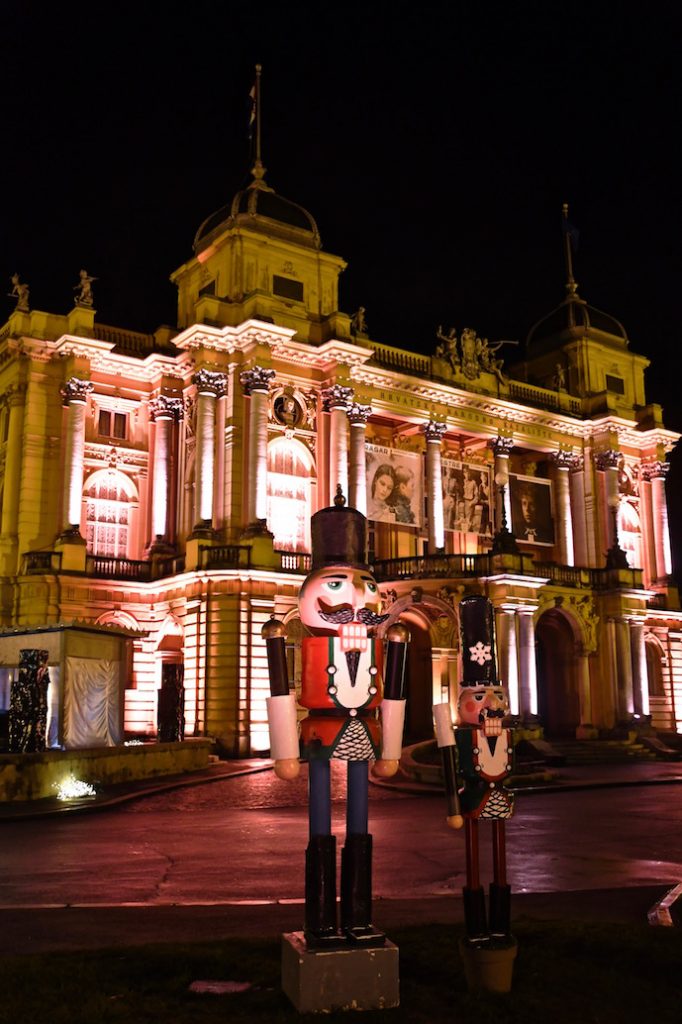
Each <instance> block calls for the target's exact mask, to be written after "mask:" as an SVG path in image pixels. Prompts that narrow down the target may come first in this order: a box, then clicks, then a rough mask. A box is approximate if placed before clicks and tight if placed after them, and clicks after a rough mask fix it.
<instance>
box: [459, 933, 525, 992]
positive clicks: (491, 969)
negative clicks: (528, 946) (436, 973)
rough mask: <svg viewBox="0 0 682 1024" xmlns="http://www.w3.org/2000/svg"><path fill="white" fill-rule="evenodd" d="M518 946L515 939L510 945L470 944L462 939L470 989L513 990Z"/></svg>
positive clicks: (463, 956) (488, 990)
mask: <svg viewBox="0 0 682 1024" xmlns="http://www.w3.org/2000/svg"><path fill="white" fill-rule="evenodd" d="M517 948H518V947H517V944H516V940H515V939H512V941H511V943H510V945H508V946H498V947H495V946H470V945H469V943H468V942H466V941H465V940H464V939H460V941H459V952H460V956H461V957H462V960H463V962H464V975H465V977H466V980H467V988H468V989H469V991H471V992H475V991H476V990H477V989H485V990H486V991H487V992H511V986H512V973H513V971H514V960H515V959H516V951H517Z"/></svg>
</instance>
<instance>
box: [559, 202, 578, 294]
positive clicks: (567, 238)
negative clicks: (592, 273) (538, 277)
mask: <svg viewBox="0 0 682 1024" xmlns="http://www.w3.org/2000/svg"><path fill="white" fill-rule="evenodd" d="M562 210H563V216H564V223H563V229H564V250H565V255H566V291H567V292H568V294H569V295H575V293H576V290H577V286H576V283H575V278H574V277H573V255H572V253H571V233H570V230H569V229H570V225H569V223H568V203H564V205H563V208H562Z"/></svg>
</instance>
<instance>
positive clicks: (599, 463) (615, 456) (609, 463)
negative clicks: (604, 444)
mask: <svg viewBox="0 0 682 1024" xmlns="http://www.w3.org/2000/svg"><path fill="white" fill-rule="evenodd" d="M620 458H621V454H620V452H619V451H617V450H616V449H615V448H608V449H607V450H606V451H604V452H595V453H594V464H595V466H596V467H597V469H598V470H599V471H600V472H602V473H603V472H605V471H606V470H607V469H618V462H619V460H620Z"/></svg>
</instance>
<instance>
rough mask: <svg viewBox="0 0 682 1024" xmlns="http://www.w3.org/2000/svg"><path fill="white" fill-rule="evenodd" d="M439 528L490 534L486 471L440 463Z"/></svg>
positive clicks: (489, 490) (474, 466)
mask: <svg viewBox="0 0 682 1024" xmlns="http://www.w3.org/2000/svg"><path fill="white" fill-rule="evenodd" d="M441 464H442V480H443V524H444V526H445V529H446V530H458V531H460V532H461V533H480V534H484V535H485V534H487V535H488V536H490V535H491V534H492V521H493V518H492V507H491V494H492V487H491V479H490V468H489V467H488V466H482V465H481V464H480V463H479V464H471V463H468V462H457V461H456V460H455V459H443V460H442V463H441Z"/></svg>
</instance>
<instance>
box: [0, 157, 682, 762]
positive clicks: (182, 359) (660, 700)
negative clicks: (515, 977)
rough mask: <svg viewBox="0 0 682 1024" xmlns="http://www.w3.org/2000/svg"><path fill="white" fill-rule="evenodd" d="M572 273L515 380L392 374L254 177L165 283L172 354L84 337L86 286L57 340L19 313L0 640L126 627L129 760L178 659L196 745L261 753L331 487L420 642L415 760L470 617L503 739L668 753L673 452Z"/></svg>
mask: <svg viewBox="0 0 682 1024" xmlns="http://www.w3.org/2000/svg"><path fill="white" fill-rule="evenodd" d="M568 255H569V259H568V261H567V262H568V268H569V273H568V285H567V293H566V299H565V300H564V302H563V303H561V304H560V305H559V307H558V308H557V309H556V310H554V311H553V312H551V313H550V314H549V315H548V316H546V317H544V318H543V319H541V320H540V321H539V323H538V324H536V325H535V327H533V328H532V330H531V331H530V334H529V337H528V343H527V347H526V357H525V360H524V361H522V362H517V363H516V365H514V366H512V367H511V368H510V369H508V368H507V366H506V365H504V364H503V361H502V357H503V356H506V357H507V362H508V363H510V362H511V359H510V349H508V348H502V347H501V346H500V345H499V344H498V343H495V342H488V341H487V339H485V338H484V337H481V336H479V335H478V334H477V332H476V331H475V330H473V329H469V328H466V327H463V326H460V327H459V328H458V331H454V330H452V329H450V328H448V329H447V330H446V329H443V328H441V329H440V330H439V332H438V335H439V337H438V338H437V339H436V338H434V353H433V355H431V356H428V355H423V354H418V353H413V352H409V351H404V350H402V349H398V348H394V347H391V346H390V345H387V344H384V343H382V342H379V341H376V340H374V339H373V338H371V337H370V336H369V334H368V332H367V325H366V322H365V318H364V311H363V310H359V311H358V313H357V314H356V315H355V316H354V317H350V316H349V315H347V314H345V313H342V312H340V311H339V302H338V280H339V275H340V273H341V272H342V271H343V269H344V267H345V263H344V261H343V260H342V259H340V258H339V257H338V256H334V255H331V254H329V253H326V252H324V250H323V249H322V247H321V242H320V236H319V232H318V229H317V225H316V223H315V221H314V220H313V218H312V217H311V215H310V214H309V213H308V212H307V211H306V210H304V209H303V208H302V207H300V206H297V205H296V204H294V203H291V202H289V201H288V200H286V199H284V198H283V197H282V196H280V195H278V194H277V193H276V192H274V191H273V190H272V189H271V188H270V187H269V186H268V185H267V184H266V182H265V177H264V174H263V170H262V167H261V166H260V163H257V164H256V168H255V171H254V177H253V181H252V183H251V185H250V186H249V187H248V188H246V189H245V190H243V191H242V192H239V193H238V194H237V195H236V196H235V197H234V199H233V200H232V202H231V204H229V205H228V206H226V207H225V208H223V209H222V210H219V211H217V212H216V213H215V214H213V215H212V216H211V217H209V218H208V219H207V220H206V221H205V222H204V223H203V224H202V225H201V227H200V228H199V230H198V232H197V235H196V238H195V242H194V255H193V256H192V258H191V259H190V260H188V262H186V263H185V264H184V265H183V266H182V267H180V268H179V269H178V270H176V271H175V272H174V274H173V275H172V280H173V281H174V283H175V285H176V286H177V289H178V327H177V329H169V328H163V329H160V330H158V331H157V332H156V333H155V334H154V335H145V334H137V333H135V332H132V331H127V330H122V329H118V328H115V327H111V326H106V325H104V324H100V323H99V322H98V321H97V319H96V315H95V311H94V308H93V306H92V304H91V303H92V299H91V293H90V292H89V290H87V287H86V286H83V289H82V291H81V296H80V299H81V301H80V302H79V304H77V305H76V307H75V308H74V309H73V310H72V311H71V312H70V313H69V314H68V315H65V316H60V315H56V314H48V313H42V312H39V311H37V310H31V309H29V308H28V302H27V301H23V300H21V299H20V301H18V303H17V309H16V310H15V311H14V312H13V314H12V315H11V316H10V318H9V320H8V322H7V323H6V324H5V325H4V327H3V328H2V329H1V331H0V406H1V412H0V481H1V483H0V486H1V505H0V508H1V512H0V585H1V590H0V594H1V599H0V617H1V620H2V623H1V624H2V627H3V628H4V629H5V630H8V629H10V628H11V627H21V628H22V629H23V628H26V627H31V626H36V627H38V626H45V625H50V624H57V623H71V622H83V623H88V624H91V625H92V624H99V625H104V626H106V625H107V624H109V625H113V626H116V628H118V629H120V628H121V627H125V628H126V629H128V630H130V629H132V630H140V631H143V632H142V633H140V634H139V636H137V638H136V639H135V640H134V644H133V646H134V651H133V657H132V663H131V664H130V665H128V666H125V672H124V673H123V679H124V683H125V691H124V693H122V695H121V698H122V700H123V702H124V708H125V732H126V734H127V735H128V736H129V737H135V736H138V737H148V736H153V735H155V734H156V730H157V703H158V693H159V688H160V685H161V681H162V677H163V675H164V666H168V665H177V664H180V663H181V664H183V665H184V687H185V722H186V734H187V735H209V736H211V737H214V738H215V739H216V741H217V742H218V743H219V744H220V746H221V748H222V749H223V750H224V751H225V752H227V753H228V754H231V755H235V756H243V755H247V754H251V753H258V752H262V751H264V750H266V749H267V747H268V733H267V726H266V716H265V697H266V694H267V692H268V680H267V670H266V656H265V649H264V646H263V642H262V640H261V627H262V625H263V624H264V622H265V621H266V620H267V619H268V617H269V616H270V615H271V613H273V612H274V613H275V614H276V615H277V617H278V618H279V619H282V620H283V621H284V622H286V623H287V625H288V628H289V640H290V646H289V652H290V663H291V669H292V678H293V679H294V681H297V680H296V677H297V673H298V672H299V658H298V655H297V651H298V647H297V644H298V641H299V640H300V636H301V628H302V627H301V625H300V622H299V620H298V618H297V612H296V599H297V593H298V590H299V587H300V585H301V582H302V580H303V578H304V575H305V572H306V565H307V556H308V554H309V551H310V533H309V525H310V517H311V515H312V514H313V513H314V512H315V511H316V510H317V509H319V508H321V507H323V506H325V505H327V504H329V503H330V502H331V501H332V500H333V497H334V494H335V493H336V490H337V486H339V485H340V486H341V489H342V491H343V493H344V494H345V495H347V496H348V498H349V502H350V504H352V505H354V506H355V507H357V508H359V509H360V510H361V511H363V512H365V513H366V514H368V517H369V519H370V546H371V557H372V560H373V563H374V566H375V571H376V575H377V578H378V580H379V582H380V585H381V590H382V594H383V596H384V600H385V605H386V608H387V610H388V611H389V613H390V616H391V618H390V619H389V624H390V621H392V620H393V619H395V618H396V617H398V616H400V617H401V619H402V621H404V622H405V623H406V625H408V627H409V629H410V632H411V641H412V642H411V644H410V673H409V692H408V714H407V736H406V738H407V739H408V740H413V739H419V738H423V737H425V736H428V735H430V734H431V730H432V723H431V705H432V703H433V701H434V700H435V701H440V700H441V699H442V698H443V697H444V696H445V697H447V696H448V695H449V696H450V697H451V698H453V699H454V696H455V693H456V685H457V681H458V679H459V677H460V672H459V668H458V659H459V658H460V656H461V655H460V651H459V649H458V639H457V637H458V628H457V615H458V613H457V609H458V604H459V601H460V600H461V598H462V596H463V595H464V594H466V593H470V592H483V593H486V594H487V595H489V596H490V598H491V599H492V601H493V604H494V605H495V609H496V615H497V634H498V655H499V667H500V673H501V676H502V678H503V679H504V681H505V682H506V683H507V684H508V686H509V690H510V695H511V705H512V711H513V713H514V715H515V716H516V717H517V719H518V721H519V722H520V723H522V724H524V725H527V726H529V727H530V726H532V727H535V728H542V729H544V730H545V733H546V735H548V736H561V735H570V736H576V735H577V736H579V737H584V738H592V737H596V736H597V735H598V733H599V732H600V731H601V732H602V733H604V732H608V731H610V730H614V729H615V728H616V727H628V728H632V727H633V725H634V726H636V727H639V728H641V729H647V728H653V729H654V730H657V731H659V732H664V733H665V732H667V733H670V734H672V733H675V732H682V640H681V638H682V613H681V612H680V610H679V604H678V600H677V593H676V591H675V589H674V587H673V586H672V584H671V579H670V573H671V562H670V542H669V536H668V524H667V511H666V501H665V486H664V482H665V472H666V454H667V453H668V452H669V451H670V449H671V448H672V447H673V445H674V444H675V443H676V441H677V440H678V435H677V434H675V433H673V432H671V431H669V430H666V429H665V428H664V426H663V423H662V418H661V410H660V407H658V406H656V405H652V404H649V405H647V403H646V398H645V393H644V370H645V368H646V366H647V364H648V361H647V360H646V359H645V358H644V357H642V356H639V355H636V354H635V353H634V352H632V351H631V350H630V347H629V343H628V338H627V335H626V333H625V330H624V328H623V327H622V326H621V325H620V324H619V323H618V321H616V320H615V319H613V318H612V317H610V316H607V315H605V314H603V313H601V312H599V311H597V310H595V309H593V308H592V307H590V306H589V305H588V304H587V303H586V302H585V301H584V300H583V299H582V297H581V296H580V295H579V293H578V289H577V286H576V285H575V282H574V281H573V277H572V272H571V269H570V253H569V254H568ZM436 319H437V315H435V316H434V320H436ZM514 354H515V353H514V352H511V355H514ZM507 528H508V529H507ZM510 531H511V533H510ZM512 535H513V536H512ZM93 636H94V637H96V636H97V634H93ZM96 646H97V641H96V639H95V640H93V651H92V657H93V658H96V657H97V650H96ZM86 653H87V652H86ZM8 688H9V683H8V682H7V680H6V679H5V682H4V683H3V687H2V688H0V709H2V708H3V707H4V708H6V707H7V701H8V692H9V690H8Z"/></svg>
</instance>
